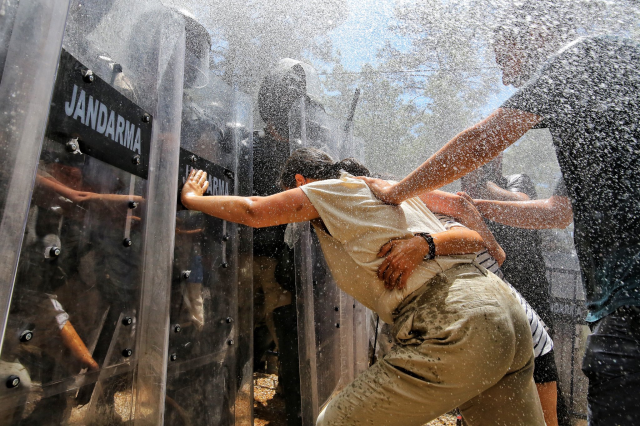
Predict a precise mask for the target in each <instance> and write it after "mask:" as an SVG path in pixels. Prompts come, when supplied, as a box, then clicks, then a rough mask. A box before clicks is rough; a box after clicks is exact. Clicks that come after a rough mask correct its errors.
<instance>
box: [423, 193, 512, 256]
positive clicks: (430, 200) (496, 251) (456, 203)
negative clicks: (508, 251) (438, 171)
mask: <svg viewBox="0 0 640 426" xmlns="http://www.w3.org/2000/svg"><path fill="white" fill-rule="evenodd" d="M420 199H421V200H422V201H423V202H424V203H425V205H426V206H427V208H428V209H429V210H431V211H432V212H434V213H440V214H443V215H446V216H450V217H453V218H454V219H456V220H457V221H458V222H460V223H461V224H463V225H464V226H466V227H467V228H470V229H472V230H474V231H476V232H477V233H478V234H479V235H480V237H481V238H482V240H483V241H484V246H485V247H486V248H487V250H488V251H489V253H490V254H491V256H493V257H494V258H495V259H496V260H497V261H498V264H500V265H502V263H503V262H504V261H505V259H506V255H505V253H504V250H502V247H500V244H498V241H496V239H495V237H494V236H493V233H492V232H491V231H490V230H489V228H488V227H487V225H486V224H485V222H484V220H483V219H482V216H481V215H480V212H478V210H477V209H476V208H475V207H474V205H473V204H472V203H471V202H469V201H467V200H465V199H464V198H462V197H460V196H458V195H455V194H450V193H448V192H444V191H438V190H436V191H430V192H426V193H423V194H421V195H420ZM479 250H482V248H480V249H479Z"/></svg>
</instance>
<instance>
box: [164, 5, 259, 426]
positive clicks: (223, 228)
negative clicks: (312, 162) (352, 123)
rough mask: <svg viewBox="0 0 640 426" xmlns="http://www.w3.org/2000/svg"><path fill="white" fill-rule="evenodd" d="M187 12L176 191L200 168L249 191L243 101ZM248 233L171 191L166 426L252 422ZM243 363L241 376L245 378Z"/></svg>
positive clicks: (216, 187)
mask: <svg viewBox="0 0 640 426" xmlns="http://www.w3.org/2000/svg"><path fill="white" fill-rule="evenodd" d="M184 19H185V23H186V29H187V33H186V52H185V57H186V62H185V73H184V87H185V90H184V96H183V101H182V108H183V109H182V130H181V138H180V159H179V173H178V177H177V179H178V188H179V189H181V188H182V185H183V184H184V183H185V181H186V179H187V177H188V175H189V173H190V172H191V171H192V170H193V169H197V170H204V171H206V172H207V179H208V181H209V188H208V190H207V195H234V194H245V195H247V194H248V193H247V188H246V182H241V180H246V179H249V180H250V174H249V175H247V174H244V172H246V170H245V169H244V168H243V167H244V165H243V166H240V170H241V172H243V174H239V173H238V167H239V166H238V159H239V155H240V154H246V152H245V151H246V149H247V146H248V148H249V149H250V141H251V114H250V105H251V104H250V100H249V98H248V96H246V95H244V94H242V93H239V92H238V91H237V90H235V89H234V88H232V87H231V86H229V85H228V84H226V83H224V82H223V81H222V80H221V79H220V78H219V77H216V76H215V75H213V74H212V73H210V72H209V50H210V36H209V34H208V32H207V30H206V29H205V28H204V27H203V26H202V25H201V24H200V23H198V22H197V21H196V20H195V19H193V18H192V17H190V16H186V15H185V16H184ZM249 190H250V183H249ZM246 233H247V232H246V229H242V228H241V227H239V226H238V225H236V224H234V223H230V222H226V221H223V220H220V219H216V218H213V217H211V216H208V215H206V214H204V213H201V212H194V211H189V210H186V209H185V208H184V207H182V205H181V204H180V202H179V198H178V205H177V214H176V226H175V248H174V260H173V272H172V274H171V277H172V287H171V312H170V324H171V325H170V330H169V333H170V334H169V361H168V366H167V395H166V403H165V419H164V420H165V424H166V425H182V424H190V425H194V426H195V425H212V424H215V425H232V424H235V423H236V413H235V410H236V408H237V409H238V411H239V412H238V416H240V417H245V418H246V417H247V416H248V417H249V419H250V413H251V406H250V405H249V401H250V390H249V394H248V395H247V394H246V393H247V390H248V389H246V388H247V386H246V383H247V381H248V384H249V386H250V384H251V374H250V371H251V370H250V368H251V362H250V360H251V358H250V351H248V349H250V338H251V330H250V329H249V335H248V336H247V333H246V328H247V327H246V326H247V324H246V318H244V316H246V315H247V314H248V315H250V314H251V311H250V309H249V311H248V312H247V311H246V309H244V307H243V310H242V312H240V311H239V306H238V302H239V300H240V298H244V299H246V294H245V293H246V288H245V287H246V277H243V276H241V272H240V269H241V268H240V266H241V264H243V265H244V266H243V269H246V265H245V264H246V263H247V262H250V261H251V256H250V245H249V249H248V250H247V245H248V244H249V243H250V239H249V240H248V241H247V238H246V235H245V234H246ZM243 284H244V285H243ZM249 284H250V283H249ZM250 295H251V293H250V287H249V296H250ZM244 299H243V302H244V303H246V300H244ZM249 302H250V299H249ZM249 306H251V304H250V303H249ZM250 318H251V317H250V316H249V321H250ZM247 364H248V368H249V377H248V378H247V377H244V371H245V370H246V369H247ZM243 385H244V386H243ZM243 393H244V394H243ZM236 398H239V399H240V400H241V401H245V402H244V404H243V403H242V402H238V403H237V402H236Z"/></svg>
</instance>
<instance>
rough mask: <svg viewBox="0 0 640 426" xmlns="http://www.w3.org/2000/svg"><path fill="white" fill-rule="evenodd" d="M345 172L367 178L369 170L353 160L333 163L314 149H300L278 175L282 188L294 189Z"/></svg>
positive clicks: (348, 159) (335, 176) (327, 156)
mask: <svg viewBox="0 0 640 426" xmlns="http://www.w3.org/2000/svg"><path fill="white" fill-rule="evenodd" d="M343 171H345V172H347V173H350V174H352V175H354V176H369V174H370V173H369V170H368V169H367V168H366V167H365V166H363V165H362V164H360V163H359V162H358V161H357V160H355V159H353V158H346V159H344V160H342V161H338V162H334V161H333V159H332V158H331V157H329V155H327V154H326V153H324V152H322V151H320V150H319V149H315V148H300V149H297V150H295V151H294V152H293V154H291V156H290V157H289V159H287V162H286V163H285V165H284V167H283V168H282V172H281V174H280V183H281V185H282V187H283V188H285V189H291V188H296V187H298V186H300V185H304V184H305V183H309V182H313V181H317V180H325V179H336V178H339V177H340V174H341V173H342V172H343Z"/></svg>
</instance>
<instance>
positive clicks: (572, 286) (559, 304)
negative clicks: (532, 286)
mask: <svg viewBox="0 0 640 426" xmlns="http://www.w3.org/2000/svg"><path fill="white" fill-rule="evenodd" d="M545 262H546V264H547V279H548V281H549V284H550V285H551V291H550V293H551V294H550V295H551V301H550V302H551V312H552V314H553V323H554V335H553V343H554V352H555V359H556V364H557V366H558V376H559V377H558V387H559V389H558V391H559V393H561V394H562V395H563V397H564V402H565V404H566V406H567V409H568V414H569V415H570V416H571V417H574V418H578V419H586V417H587V397H586V396H587V387H588V379H587V377H586V376H585V375H584V374H583V373H582V370H581V368H582V358H583V356H584V348H585V346H586V340H587V336H588V335H589V334H590V333H591V331H590V330H589V327H588V325H587V323H586V322H585V320H584V318H585V317H586V312H587V310H586V304H585V294H584V287H583V285H582V278H581V274H580V265H579V264H578V259H577V257H576V256H575V253H574V254H573V256H572V255H571V254H567V253H562V252H556V253H545Z"/></svg>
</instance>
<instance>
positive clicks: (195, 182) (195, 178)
mask: <svg viewBox="0 0 640 426" xmlns="http://www.w3.org/2000/svg"><path fill="white" fill-rule="evenodd" d="M208 187H209V181H208V180H207V172H204V171H202V170H195V169H194V170H191V173H189V178H188V179H187V181H186V182H185V184H184V186H183V187H182V195H181V197H180V198H181V201H182V204H183V205H184V206H185V207H186V208H189V202H190V201H191V200H193V199H194V198H197V197H202V196H203V195H204V193H205V192H206V191H207V188H208Z"/></svg>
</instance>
